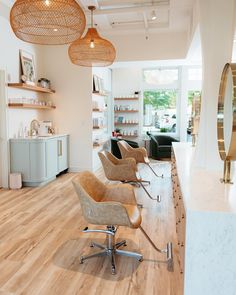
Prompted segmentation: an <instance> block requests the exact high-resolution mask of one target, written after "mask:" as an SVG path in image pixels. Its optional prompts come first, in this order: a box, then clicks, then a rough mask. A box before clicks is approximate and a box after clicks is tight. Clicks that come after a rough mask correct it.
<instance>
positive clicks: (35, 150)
mask: <svg viewBox="0 0 236 295" xmlns="http://www.w3.org/2000/svg"><path fill="white" fill-rule="evenodd" d="M29 158H30V181H44V180H45V179H46V165H45V142H31V143H30V152H29Z"/></svg>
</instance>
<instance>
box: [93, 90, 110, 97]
mask: <svg viewBox="0 0 236 295" xmlns="http://www.w3.org/2000/svg"><path fill="white" fill-rule="evenodd" d="M93 94H96V95H100V96H107V95H108V94H107V93H103V92H99V91H93Z"/></svg>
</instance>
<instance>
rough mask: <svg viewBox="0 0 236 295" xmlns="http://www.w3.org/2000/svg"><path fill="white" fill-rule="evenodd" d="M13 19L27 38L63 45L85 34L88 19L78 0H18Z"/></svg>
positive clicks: (15, 27) (14, 26)
mask: <svg viewBox="0 0 236 295" xmlns="http://www.w3.org/2000/svg"><path fill="white" fill-rule="evenodd" d="M10 23H11V27H12V29H13V31H14V33H15V35H16V36H17V37H18V38H19V39H21V40H23V41H25V42H28V43H34V44H42V45H62V44H68V43H71V42H73V41H75V40H76V39H78V38H80V37H81V35H82V34H83V32H84V30H85V25H86V19H85V15H84V12H83V10H82V9H81V7H80V6H79V5H78V3H77V2H76V1H75V0H16V1H15V3H14V5H13V7H12V9H11V13H10Z"/></svg>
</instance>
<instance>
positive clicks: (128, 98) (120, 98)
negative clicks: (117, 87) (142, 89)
mask: <svg viewBox="0 0 236 295" xmlns="http://www.w3.org/2000/svg"><path fill="white" fill-rule="evenodd" d="M114 100H138V97H115V98H114Z"/></svg>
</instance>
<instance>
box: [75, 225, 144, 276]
mask: <svg viewBox="0 0 236 295" xmlns="http://www.w3.org/2000/svg"><path fill="white" fill-rule="evenodd" d="M116 230H117V228H116V227H114V226H107V230H106V231H104V233H106V235H107V239H106V241H107V243H106V245H102V244H98V243H94V242H92V243H91V245H90V246H91V247H97V248H99V249H101V250H102V251H99V252H96V253H93V254H89V255H85V256H81V257H80V263H81V264H82V263H83V262H84V261H85V260H87V259H90V258H94V257H102V256H109V258H110V261H111V273H112V274H113V275H115V274H116V261H115V256H116V255H121V256H128V257H133V258H136V259H137V260H139V261H140V262H141V261H143V256H142V255H141V254H139V253H135V252H130V251H124V250H119V248H120V247H122V246H126V241H125V240H123V241H121V242H118V243H115V233H116ZM93 231H94V232H97V230H88V229H85V230H84V231H83V232H93ZM100 232H101V231H100ZM109 232H110V233H109Z"/></svg>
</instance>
